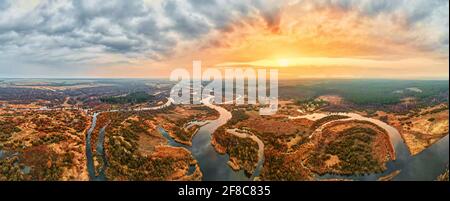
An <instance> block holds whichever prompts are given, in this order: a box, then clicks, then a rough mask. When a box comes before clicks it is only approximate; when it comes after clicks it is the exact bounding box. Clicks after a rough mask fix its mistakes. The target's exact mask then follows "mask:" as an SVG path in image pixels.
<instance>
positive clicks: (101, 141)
mask: <svg viewBox="0 0 450 201" xmlns="http://www.w3.org/2000/svg"><path fill="white" fill-rule="evenodd" d="M99 114H100V113H94V115H93V116H92V124H91V127H90V128H89V130H88V132H87V135H86V160H87V169H88V174H89V180H91V181H105V180H106V176H105V169H106V166H107V160H106V155H105V153H104V149H103V144H104V139H105V129H106V126H105V127H103V128H102V129H100V133H99V136H98V141H97V146H96V151H97V154H99V155H101V157H102V160H103V166H102V168H101V170H100V172H99V173H98V175H97V174H96V171H95V165H94V158H93V154H92V147H91V139H92V132H94V129H95V126H96V124H97V116H98V115H99Z"/></svg>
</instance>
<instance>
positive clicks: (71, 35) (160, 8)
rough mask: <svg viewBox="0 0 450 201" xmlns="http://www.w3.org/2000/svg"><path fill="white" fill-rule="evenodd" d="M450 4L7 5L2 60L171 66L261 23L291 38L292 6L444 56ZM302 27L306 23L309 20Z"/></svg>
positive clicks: (354, 0) (289, 0)
mask: <svg viewBox="0 0 450 201" xmlns="http://www.w3.org/2000/svg"><path fill="white" fill-rule="evenodd" d="M448 5H449V2H448V0H430V1H429V0H417V1H409V0H396V1H392V0H317V1H310V0H286V1H276V0H269V1H267V0H249V1H234V0H188V1H181V0H167V1H158V0H156V1H151V2H150V3H149V1H146V0H133V1H125V0H109V1H100V0H78V1H68V0H33V1H31V0H0V59H1V60H3V61H4V62H6V61H8V63H9V64H11V65H13V64H14V62H15V61H20V63H22V64H23V63H28V64H29V65H30V66H32V64H39V65H45V66H48V67H54V68H60V67H64V66H77V65H79V66H98V65H102V64H108V65H110V64H112V63H117V64H118V65H119V64H120V65H121V64H123V63H139V61H163V60H165V59H170V58H171V57H172V56H173V55H176V54H177V51H180V50H179V49H180V48H179V47H180V46H183V45H185V44H191V45H192V44H193V45H192V49H196V48H198V47H201V46H205V44H204V43H205V42H204V41H212V42H211V43H214V44H215V45H211V47H215V46H220V44H221V42H220V41H221V40H222V38H220V37H219V38H218V37H217V36H223V35H221V33H228V32H234V31H235V30H236V29H239V26H242V24H245V25H246V26H259V25H260V24H258V23H256V24H255V23H254V22H255V21H262V22H264V23H265V26H264V27H263V29H268V30H270V31H271V32H273V33H274V34H283V33H279V31H280V29H285V27H284V28H283V27H280V26H282V25H285V24H286V23H284V24H283V20H284V17H286V16H285V15H286V13H284V12H285V11H286V10H288V9H289V8H290V7H299V8H303V9H304V10H301V11H300V10H299V11H298V12H313V11H314V10H323V9H329V10H338V11H340V12H344V13H352V14H356V15H358V16H359V17H360V18H361V19H366V20H367V21H371V22H374V23H372V25H374V24H377V23H375V22H380V23H385V24H394V25H395V26H399V27H403V28H402V31H403V33H389V32H386V31H384V30H383V27H372V30H368V31H367V32H369V33H368V34H369V35H371V37H374V38H375V39H376V38H377V37H380V38H383V39H388V40H390V41H392V42H394V43H399V44H400V43H405V44H411V45H412V46H414V47H416V48H418V49H422V50H423V51H428V52H438V53H439V54H440V55H441V56H442V55H446V54H448ZM306 14H307V13H305V15H306ZM295 20H297V22H301V20H302V17H301V15H300V17H299V18H297V19H295ZM295 22H296V21H293V22H292V23H290V25H289V26H291V25H292V24H295ZM257 30H258V29H257ZM284 31H286V30H284ZM289 31H290V30H287V32H289ZM370 31H372V33H370ZM218 33H219V34H218ZM188 49H189V48H188ZM184 50H185V49H183V51H184ZM179 53H180V52H178V54H179ZM182 53H183V52H181V54H182ZM447 57H448V56H447ZM18 63H19V62H18ZM0 68H3V67H2V66H0ZM74 68H75V67H74Z"/></svg>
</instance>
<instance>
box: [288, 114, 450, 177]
mask: <svg viewBox="0 0 450 201" xmlns="http://www.w3.org/2000/svg"><path fill="white" fill-rule="evenodd" d="M332 114H333V115H334V114H336V115H345V116H348V117H350V118H348V119H343V120H335V121H331V122H340V121H348V120H363V121H369V122H372V123H374V124H376V125H378V126H380V127H381V128H383V129H384V130H386V131H387V133H388V134H389V137H390V140H391V142H392V144H393V146H394V150H395V156H396V159H395V160H394V161H389V162H388V163H387V164H386V167H387V170H386V171H384V172H383V173H380V174H368V175H363V176H355V175H352V176H339V175H330V174H326V175H323V176H320V177H319V178H320V179H330V178H345V179H354V180H371V181H373V180H377V179H378V178H379V177H380V176H386V175H388V174H390V173H392V172H394V171H395V170H400V174H399V175H397V176H396V177H394V179H393V180H428V181H431V180H435V179H436V177H437V176H438V175H440V174H441V173H442V172H443V171H444V170H445V168H446V167H447V164H448V163H449V141H448V135H447V136H446V137H444V138H442V139H441V140H439V141H438V142H436V143H435V144H433V145H432V146H431V147H429V148H427V149H425V150H424V151H422V152H421V153H419V154H417V155H415V156H411V154H410V152H409V150H408V148H407V146H406V144H405V143H404V142H403V139H402V138H401V136H400V133H399V132H398V131H397V129H395V128H394V127H392V126H390V125H388V124H386V123H385V122H383V121H380V120H378V119H372V118H368V117H363V116H361V115H359V114H355V113H330V114H327V115H332ZM327 115H325V116H327ZM317 117H324V114H322V113H317V114H310V115H304V116H297V117H291V118H317ZM316 120H317V119H316ZM331 122H328V123H326V124H324V125H322V126H321V128H323V127H325V126H327V125H328V124H330V123H331ZM319 129H320V128H319Z"/></svg>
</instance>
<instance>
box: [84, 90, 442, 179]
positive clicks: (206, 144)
mask: <svg viewBox="0 0 450 201" xmlns="http://www.w3.org/2000/svg"><path fill="white" fill-rule="evenodd" d="M212 98H213V96H210V97H208V98H206V99H203V100H202V103H203V104H204V105H205V106H207V107H210V108H211V109H214V110H216V111H217V112H219V114H220V117H219V118H218V119H216V120H212V121H208V122H203V123H201V122H193V123H195V124H202V126H201V127H200V129H199V130H198V132H197V133H196V134H195V136H194V137H193V139H192V146H186V145H183V144H180V143H177V142H176V141H175V140H173V139H172V138H171V137H170V136H169V135H168V133H167V132H166V131H165V130H164V129H163V128H161V127H159V128H158V129H159V131H160V133H161V134H162V135H163V136H164V137H165V138H166V139H167V140H168V144H169V145H170V146H174V147H184V148H186V149H188V150H189V151H191V153H192V155H193V157H194V158H195V159H196V160H197V162H198V164H199V166H200V170H201V171H202V173H203V180H205V181H247V180H252V179H253V178H254V177H255V176H258V175H259V173H260V171H261V169H262V165H263V161H264V157H262V159H261V157H260V160H259V161H258V164H257V168H256V170H255V172H254V174H253V175H251V176H249V175H246V174H245V173H244V171H243V170H240V171H233V170H232V169H231V168H230V167H229V166H228V164H227V162H228V161H229V156H228V154H219V153H217V152H216V150H215V149H214V147H213V146H212V145H211V135H212V133H214V131H215V130H217V129H218V128H219V127H220V126H222V125H224V124H226V123H227V121H228V120H230V119H231V117H232V116H231V113H230V112H228V111H227V110H226V109H224V108H222V107H220V106H218V105H214V104H212V103H211V100H212ZM169 101H170V100H169ZM168 105H170V104H168ZM161 108H163V107H157V108H152V109H161ZM334 114H339V115H345V116H348V117H350V118H348V119H343V120H336V121H348V120H352V119H356V120H364V121H369V122H372V123H374V124H376V125H378V126H380V127H381V128H383V129H385V130H386V131H387V133H388V134H389V137H390V140H391V142H392V145H393V146H394V150H395V154H396V160H393V161H389V162H387V163H386V167H387V170H386V171H384V172H383V173H379V174H367V175H359V176H358V175H352V176H340V175H330V174H327V175H323V176H318V177H317V179H331V178H345V179H353V180H370V181H373V180H377V179H378V178H379V177H381V176H386V175H389V174H391V173H392V172H394V171H396V170H400V173H399V174H398V175H397V176H396V177H394V178H393V180H435V179H436V177H437V176H438V175H440V174H441V173H442V172H443V171H444V170H445V168H446V167H447V164H448V163H449V136H448V135H447V136H446V137H444V138H442V139H441V140H439V141H438V142H436V143H435V144H433V145H432V146H430V147H429V148H427V149H426V150H424V151H422V152H421V153H419V154H417V155H416V156H411V155H410V153H409V150H408V149H407V147H406V145H405V143H404V142H403V140H402V138H401V136H400V134H399V132H398V131H397V130H396V129H395V128H393V127H392V126H390V125H388V124H386V123H384V122H382V121H380V120H377V119H371V118H367V117H363V116H361V115H359V114H355V113H334ZM98 115H99V113H95V114H94V115H93V118H92V124H91V128H90V129H89V130H88V133H87V137H86V157H87V167H88V173H89V178H90V180H96V181H101V180H106V177H105V175H104V170H105V168H106V167H107V159H106V157H105V154H104V150H103V142H104V135H105V127H103V128H102V129H101V130H100V134H99V141H98V143H97V153H99V154H100V155H101V157H102V159H103V161H105V163H104V165H103V167H102V168H101V170H100V172H99V173H98V174H96V173H95V168H94V162H93V157H92V151H91V145H90V144H91V143H90V141H91V134H92V132H93V130H94V128H95V126H96V121H97V116H98ZM327 115H331V114H323V113H317V114H311V115H304V116H297V117H290V119H295V118H309V119H313V120H317V119H318V118H322V117H324V116H327ZM333 122H334V121H333ZM327 124H329V123H327ZM327 124H324V125H322V127H324V126H326V125H327ZM322 127H321V128H322ZM319 129H320V128H319ZM194 170H195V166H190V167H189V172H190V173H189V174H191V173H193V172H194Z"/></svg>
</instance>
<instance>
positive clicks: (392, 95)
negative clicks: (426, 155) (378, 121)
mask: <svg viewBox="0 0 450 201" xmlns="http://www.w3.org/2000/svg"><path fill="white" fill-rule="evenodd" d="M407 88H418V89H420V90H421V91H420V92H417V91H413V90H407ZM448 89H449V87H448V81H437V80H436V81H428V80H427V81H408V80H331V81H318V82H317V83H314V84H310V85H298V86H296V87H289V88H285V89H281V90H282V93H280V94H281V96H283V92H284V93H286V94H290V96H293V94H294V96H295V94H298V95H297V96H298V97H297V98H296V97H290V98H294V99H297V100H307V99H311V98H316V97H318V96H320V95H324V94H336V95H340V96H342V97H343V98H344V99H345V100H347V101H350V102H352V103H355V104H358V105H386V104H388V105H390V104H396V103H399V102H401V99H402V98H405V97H414V98H416V99H417V100H419V101H423V102H427V101H430V100H434V101H438V102H439V101H444V102H447V101H448V91H449V90H448Z"/></svg>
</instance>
